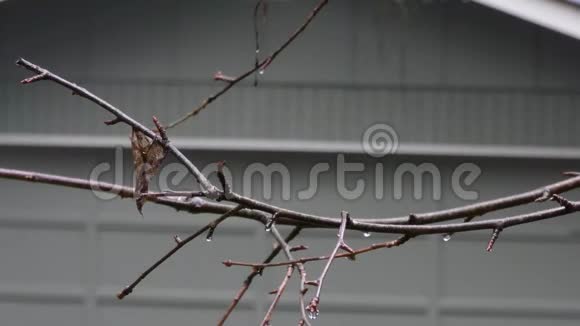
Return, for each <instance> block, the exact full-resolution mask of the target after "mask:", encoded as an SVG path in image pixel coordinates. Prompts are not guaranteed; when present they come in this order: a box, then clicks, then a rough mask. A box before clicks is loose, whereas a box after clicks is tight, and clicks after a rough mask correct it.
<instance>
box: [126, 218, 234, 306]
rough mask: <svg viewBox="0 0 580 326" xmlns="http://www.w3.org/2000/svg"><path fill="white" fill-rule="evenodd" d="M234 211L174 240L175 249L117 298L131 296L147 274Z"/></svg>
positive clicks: (148, 269) (142, 274)
mask: <svg viewBox="0 0 580 326" xmlns="http://www.w3.org/2000/svg"><path fill="white" fill-rule="evenodd" d="M234 210H239V208H238V207H235V208H233V209H232V210H231V211H230V212H228V213H225V214H223V215H222V216H220V217H218V218H217V219H216V220H214V221H213V222H211V223H209V224H207V225H206V226H204V227H202V228H201V229H199V230H197V231H196V232H195V233H193V234H192V235H190V236H188V237H187V238H185V239H184V240H181V241H177V240H178V238H176V244H175V247H173V249H171V250H169V251H168V252H167V253H166V254H165V255H163V257H161V258H159V259H158V260H157V261H156V262H155V263H153V265H151V266H150V267H149V268H147V269H146V270H145V271H144V272H143V273H141V275H139V277H137V279H136V280H135V281H133V283H131V284H129V285H128V286H127V287H125V288H124V289H123V290H122V291H121V292H119V293H118V294H117V298H118V299H119V300H122V299H123V298H125V297H126V296H127V295H129V294H131V293H132V292H133V290H134V289H135V287H136V286H137V285H138V284H139V283H141V282H142V281H143V280H144V279H145V278H146V277H147V276H148V275H149V274H151V272H153V271H154V270H155V269H156V268H157V267H159V265H161V264H163V262H165V261H166V260H167V259H169V257H171V256H173V255H174V254H175V253H176V252H178V251H179V249H181V248H182V247H183V246H185V245H186V244H188V243H189V242H191V241H192V240H193V239H195V238H197V237H198V236H199V235H201V234H203V233H204V232H206V231H207V230H209V229H210V228H211V227H212V226H213V225H217V224H219V223H217V224H216V221H218V220H222V221H223V220H224V219H225V218H227V217H228V216H231V214H232V212H233V211H234Z"/></svg>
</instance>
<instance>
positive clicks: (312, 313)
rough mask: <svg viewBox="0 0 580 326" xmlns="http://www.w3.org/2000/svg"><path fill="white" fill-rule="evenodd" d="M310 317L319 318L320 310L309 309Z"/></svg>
mask: <svg viewBox="0 0 580 326" xmlns="http://www.w3.org/2000/svg"><path fill="white" fill-rule="evenodd" d="M307 312H308V318H310V319H312V320H314V319H316V318H318V315H319V314H320V312H319V311H318V310H308V311H307Z"/></svg>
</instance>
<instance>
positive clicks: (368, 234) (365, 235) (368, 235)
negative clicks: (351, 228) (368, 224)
mask: <svg viewBox="0 0 580 326" xmlns="http://www.w3.org/2000/svg"><path fill="white" fill-rule="evenodd" d="M363 236H364V237H365V238H368V237H370V236H371V233H370V232H365V233H363Z"/></svg>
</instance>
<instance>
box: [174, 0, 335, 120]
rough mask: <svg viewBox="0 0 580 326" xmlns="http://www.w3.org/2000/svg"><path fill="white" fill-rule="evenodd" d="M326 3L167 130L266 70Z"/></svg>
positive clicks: (320, 5)
mask: <svg viewBox="0 0 580 326" xmlns="http://www.w3.org/2000/svg"><path fill="white" fill-rule="evenodd" d="M328 1H329V0H322V1H320V2H319V3H318V5H316V7H314V9H313V10H312V11H311V12H310V14H309V15H308V17H307V18H306V21H304V23H303V24H302V25H301V26H300V27H298V29H296V31H294V33H293V34H292V35H290V37H289V38H288V39H287V40H286V42H284V43H283V44H282V45H281V46H280V47H279V48H278V49H276V50H275V51H274V52H272V53H271V54H270V55H269V56H268V57H266V58H264V59H263V60H262V61H260V62H259V63H258V64H257V65H254V67H253V68H252V69H250V70H248V71H246V72H244V73H243V74H241V75H239V76H238V77H236V78H234V79H232V80H231V81H229V82H228V83H227V84H226V85H225V86H224V87H223V88H222V89H221V90H219V91H218V92H217V93H214V94H213V95H211V96H209V97H208V98H206V99H205V100H203V101H202V102H201V104H200V105H199V106H198V107H197V108H195V109H193V110H192V111H191V112H189V113H188V114H186V115H184V116H183V117H181V118H179V119H178V120H176V121H174V122H173V123H171V124H169V126H167V128H173V127H175V126H177V125H179V124H181V123H182V122H184V121H185V120H187V119H189V118H191V117H193V116H196V115H197V114H199V113H200V112H201V111H203V110H204V109H205V108H206V107H207V106H208V105H209V104H210V103H211V102H213V101H215V100H216V99H217V98H219V97H220V96H222V95H223V94H225V93H226V92H227V91H228V90H230V88H232V87H234V86H235V85H236V84H237V83H239V82H240V81H242V80H244V79H246V78H247V77H248V76H250V75H252V74H253V73H255V72H256V71H258V70H263V69H266V68H267V67H268V66H269V65H270V64H271V63H272V62H273V61H274V60H275V59H276V57H277V56H278V55H279V54H280V53H282V51H284V50H285V49H286V48H287V47H288V46H289V45H290V44H291V43H292V42H293V41H294V40H296V38H298V36H299V35H300V34H301V33H302V32H304V30H305V29H306V27H308V25H309V24H310V23H311V22H312V20H313V19H314V17H316V15H318V13H319V12H320V10H322V8H324V6H326V4H328Z"/></svg>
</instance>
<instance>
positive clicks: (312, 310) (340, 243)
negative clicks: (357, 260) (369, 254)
mask: <svg viewBox="0 0 580 326" xmlns="http://www.w3.org/2000/svg"><path fill="white" fill-rule="evenodd" d="M341 219H342V220H341V222H340V228H339V229H338V234H337V237H338V240H337V241H336V245H335V246H334V249H333V250H332V253H331V254H330V256H329V257H328V259H327V261H326V265H324V268H323V269H322V272H321V273H320V276H319V277H318V279H317V280H316V285H317V288H316V294H315V295H314V297H313V298H312V300H310V303H309V304H308V307H306V310H307V311H308V315H309V317H310V319H314V318H316V317H318V314H319V312H320V310H319V309H318V305H319V304H320V293H321V291H322V284H323V283H324V280H325V279H326V275H327V274H328V271H329V270H330V265H332V262H333V261H334V258H336V255H337V253H338V250H339V249H340V248H341V247H344V246H345V242H344V233H345V231H346V226H347V224H349V222H350V216H349V214H348V213H347V212H345V211H342V212H341ZM349 253H350V254H352V252H349Z"/></svg>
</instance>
